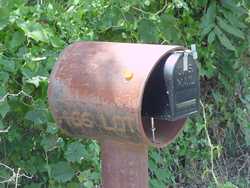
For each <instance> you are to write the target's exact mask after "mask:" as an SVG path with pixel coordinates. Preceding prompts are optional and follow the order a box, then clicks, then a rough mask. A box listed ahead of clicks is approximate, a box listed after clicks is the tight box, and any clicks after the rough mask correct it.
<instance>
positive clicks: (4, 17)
mask: <svg viewBox="0 0 250 188" xmlns="http://www.w3.org/2000/svg"><path fill="white" fill-rule="evenodd" d="M9 14H10V12H9V10H8V8H7V7H0V31H1V30H3V29H4V28H5V27H6V26H7V25H8V24H9Z"/></svg>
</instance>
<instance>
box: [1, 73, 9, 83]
mask: <svg viewBox="0 0 250 188" xmlns="http://www.w3.org/2000/svg"><path fill="white" fill-rule="evenodd" d="M8 80H9V74H8V73H7V72H0V82H1V83H2V84H4V83H6V82H7V81H8Z"/></svg>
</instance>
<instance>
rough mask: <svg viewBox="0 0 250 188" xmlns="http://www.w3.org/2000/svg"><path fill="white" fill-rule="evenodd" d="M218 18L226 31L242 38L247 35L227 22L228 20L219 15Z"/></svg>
mask: <svg viewBox="0 0 250 188" xmlns="http://www.w3.org/2000/svg"><path fill="white" fill-rule="evenodd" d="M217 20H218V25H219V27H220V28H221V29H223V30H224V31H226V32H228V33H230V34H232V35H234V36H235V37H238V38H241V39H245V35H244V33H243V32H242V31H241V30H239V29H238V28H236V27H234V26H233V25H230V24H228V23H227V22H226V20H224V19H222V18H220V17H217Z"/></svg>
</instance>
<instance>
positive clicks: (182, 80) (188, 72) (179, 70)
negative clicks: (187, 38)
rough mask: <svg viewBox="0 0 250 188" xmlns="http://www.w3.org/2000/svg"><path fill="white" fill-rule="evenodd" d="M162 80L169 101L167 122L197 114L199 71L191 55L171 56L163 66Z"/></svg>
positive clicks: (179, 53) (179, 54)
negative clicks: (164, 83) (163, 80)
mask: <svg viewBox="0 0 250 188" xmlns="http://www.w3.org/2000/svg"><path fill="white" fill-rule="evenodd" d="M164 79H165V82H166V89H167V91H166V94H167V95H168V99H169V111H168V112H167V119H168V120H171V121H174V120H177V119H180V118H183V117H186V116H188V115H190V114H193V113H196V112H198V109H199V92H200V86H199V71H198V67H197V64H196V62H195V60H194V59H193V56H192V55H191V54H188V53H186V54H185V53H184V52H176V53H174V54H172V55H171V56H170V57H169V58H168V59H167V60H166V63H165V65H164Z"/></svg>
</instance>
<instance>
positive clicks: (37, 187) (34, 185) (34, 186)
mask: <svg viewBox="0 0 250 188" xmlns="http://www.w3.org/2000/svg"><path fill="white" fill-rule="evenodd" d="M41 187H42V184H41V183H31V184H30V185H25V186H24V188H41Z"/></svg>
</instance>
